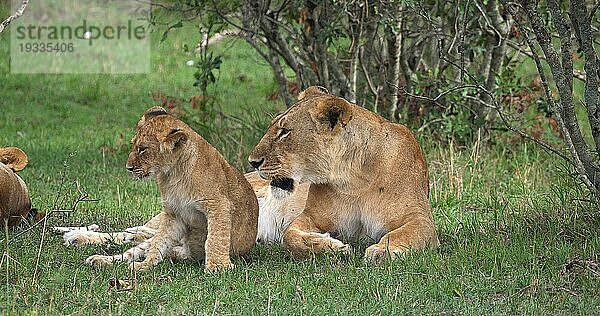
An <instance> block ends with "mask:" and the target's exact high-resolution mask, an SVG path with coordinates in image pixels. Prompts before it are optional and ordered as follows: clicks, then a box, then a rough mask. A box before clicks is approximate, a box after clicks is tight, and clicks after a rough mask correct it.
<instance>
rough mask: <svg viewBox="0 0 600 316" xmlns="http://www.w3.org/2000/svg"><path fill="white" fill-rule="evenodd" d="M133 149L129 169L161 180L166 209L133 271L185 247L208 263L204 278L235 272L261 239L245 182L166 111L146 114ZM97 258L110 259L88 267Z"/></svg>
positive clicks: (158, 109) (255, 205) (252, 199)
mask: <svg viewBox="0 0 600 316" xmlns="http://www.w3.org/2000/svg"><path fill="white" fill-rule="evenodd" d="M132 144H133V148H132V151H131V153H130V154H129V159H128V160H127V169H128V170H129V171H131V173H133V175H134V177H136V178H138V179H148V178H153V179H155V180H156V182H157V184H158V188H159V190H160V194H161V198H162V203H163V208H164V210H163V220H162V221H160V225H159V226H158V229H157V232H156V234H155V235H154V236H153V237H152V238H151V239H149V240H148V241H147V243H148V244H147V245H146V247H147V249H145V259H144V261H141V262H133V263H132V267H133V268H134V269H136V270H144V269H148V268H151V267H152V266H154V265H156V264H158V263H159V262H161V261H162V260H164V259H165V257H167V256H169V254H171V253H172V251H173V250H174V249H173V248H174V247H175V246H178V245H182V247H183V250H182V251H183V252H185V253H186V254H188V255H189V256H190V257H191V258H193V259H196V260H202V259H204V260H205V268H204V271H205V272H214V271H218V270H224V269H230V268H232V267H233V264H232V263H231V260H230V256H231V255H234V256H239V255H244V254H246V253H247V252H248V251H249V250H250V248H252V246H253V245H254V242H255V240H256V233H257V221H258V202H257V200H256V196H255V195H254V191H253V190H252V187H250V184H249V183H248V181H246V179H245V178H244V176H243V175H242V174H241V173H240V172H238V171H237V170H236V169H235V168H233V167H232V166H231V165H229V164H228V163H227V161H225V158H223V156H222V155H221V154H220V153H219V152H218V151H217V150H216V149H215V148H214V147H213V146H211V145H210V144H209V143H208V142H207V141H206V140H204V139H203V138H202V137H201V136H200V135H198V134H197V133H196V132H194V130H192V129H191V128H190V127H189V126H188V125H187V124H185V123H184V122H182V121H180V120H178V119H176V118H175V117H173V116H172V115H169V114H167V112H166V111H165V110H164V109H163V108H161V107H153V108H150V109H148V110H147V111H146V112H145V113H144V115H143V116H142V118H141V120H140V122H139V123H138V124H137V128H136V133H135V136H134V138H133V140H132ZM94 258H97V260H106V259H105V258H107V257H104V256H97V257H90V258H88V261H91V262H90V263H92V264H93V261H94V260H95V259H94ZM109 258H110V257H109ZM97 264H100V265H102V264H103V263H101V262H98V263H97Z"/></svg>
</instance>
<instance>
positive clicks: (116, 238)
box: [63, 226, 156, 246]
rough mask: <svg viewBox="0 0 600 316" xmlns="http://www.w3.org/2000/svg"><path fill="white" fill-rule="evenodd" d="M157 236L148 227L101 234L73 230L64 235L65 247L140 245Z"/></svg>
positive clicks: (153, 230) (154, 231)
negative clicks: (110, 244) (106, 244)
mask: <svg viewBox="0 0 600 316" xmlns="http://www.w3.org/2000/svg"><path fill="white" fill-rule="evenodd" d="M154 234H156V230H155V229H152V228H148V227H146V226H136V227H130V228H127V229H126V230H125V231H122V232H114V233H100V232H96V231H90V230H82V229H80V230H71V231H68V232H66V233H65V234H64V235H63V239H64V241H65V245H66V246H69V245H75V246H84V245H94V244H104V243H107V242H111V243H114V244H117V245H121V244H126V243H134V244H139V243H142V242H144V241H145V240H147V239H148V238H151V237H152V236H154Z"/></svg>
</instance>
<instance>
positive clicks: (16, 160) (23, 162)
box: [0, 147, 29, 172]
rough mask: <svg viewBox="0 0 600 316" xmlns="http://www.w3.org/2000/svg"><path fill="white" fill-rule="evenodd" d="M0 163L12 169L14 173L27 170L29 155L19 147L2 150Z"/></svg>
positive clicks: (0, 150) (0, 149) (0, 151)
mask: <svg viewBox="0 0 600 316" xmlns="http://www.w3.org/2000/svg"><path fill="white" fill-rule="evenodd" d="M0 162H1V163H3V164H5V165H6V166H7V167H9V168H10V169H12V170H13V171H14V172H19V171H21V170H23V169H25V166H27V163H28V162H29V159H28V158H27V154H25V152H23V151H22V150H21V149H19V148H17V147H6V148H0Z"/></svg>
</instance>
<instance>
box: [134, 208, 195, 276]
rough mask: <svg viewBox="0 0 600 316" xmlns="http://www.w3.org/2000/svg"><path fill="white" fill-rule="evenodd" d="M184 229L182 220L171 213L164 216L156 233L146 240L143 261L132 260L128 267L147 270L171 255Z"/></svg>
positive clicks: (184, 231)
mask: <svg viewBox="0 0 600 316" xmlns="http://www.w3.org/2000/svg"><path fill="white" fill-rule="evenodd" d="M186 231H187V228H186V226H185V224H184V223H183V222H181V221H178V220H176V219H175V217H174V216H172V215H168V216H165V217H164V221H163V222H162V223H161V226H160V228H159V229H158V232H157V233H156V235H154V237H152V238H151V239H150V240H148V243H149V245H148V250H147V251H146V258H145V259H144V261H142V262H132V263H131V264H130V267H131V268H132V269H134V270H148V269H150V268H152V267H154V266H155V265H157V264H159V263H160V262H162V261H163V260H164V259H165V258H168V257H169V255H171V253H172V249H173V247H175V246H177V245H178V244H180V243H181V240H182V238H183V236H184V235H185V233H186Z"/></svg>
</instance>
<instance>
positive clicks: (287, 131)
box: [277, 127, 292, 139]
mask: <svg viewBox="0 0 600 316" xmlns="http://www.w3.org/2000/svg"><path fill="white" fill-rule="evenodd" d="M291 131H292V130H291V129H288V128H285V127H282V128H281V129H279V131H278V132H277V139H283V138H286V137H287V136H288V135H290V132H291Z"/></svg>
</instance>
